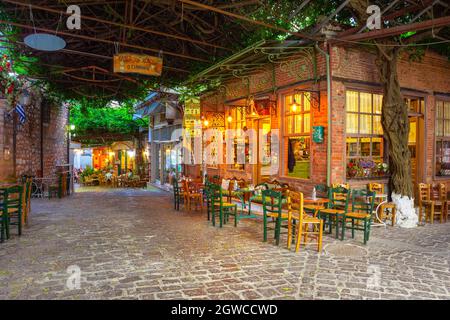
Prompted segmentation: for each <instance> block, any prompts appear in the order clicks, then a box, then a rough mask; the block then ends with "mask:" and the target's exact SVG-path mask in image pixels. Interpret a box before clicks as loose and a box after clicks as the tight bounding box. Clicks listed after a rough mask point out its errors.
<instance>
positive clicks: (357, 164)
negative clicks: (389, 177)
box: [346, 91, 387, 178]
mask: <svg viewBox="0 0 450 320" xmlns="http://www.w3.org/2000/svg"><path fill="white" fill-rule="evenodd" d="M382 101H383V96H382V95H380V94H373V93H367V92H358V91H347V92H346V133H347V138H346V144H347V148H346V152H347V178H356V177H363V178H367V177H373V176H377V175H384V174H386V173H387V165H386V164H383V158H384V141H383V128H382V126H381V106H382Z"/></svg>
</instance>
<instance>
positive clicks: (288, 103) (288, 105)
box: [284, 95, 292, 112]
mask: <svg viewBox="0 0 450 320" xmlns="http://www.w3.org/2000/svg"><path fill="white" fill-rule="evenodd" d="M291 104H292V96H291V95H288V96H285V97H284V110H285V111H286V112H289V111H290V109H291Z"/></svg>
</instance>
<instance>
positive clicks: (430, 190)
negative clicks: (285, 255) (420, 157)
mask: <svg viewBox="0 0 450 320" xmlns="http://www.w3.org/2000/svg"><path fill="white" fill-rule="evenodd" d="M180 183H181V184H180ZM186 190H187V191H186ZM191 190H195V191H191ZM314 190H315V192H312V194H313V196H312V197H305V196H304V194H303V193H301V192H298V191H296V190H294V188H292V187H291V186H289V185H288V184H285V183H281V182H279V181H277V180H272V181H269V182H265V183H261V184H259V185H256V186H252V185H250V184H247V183H246V182H245V180H244V179H240V178H236V177H232V178H229V179H220V177H218V176H215V177H213V178H209V177H207V176H206V177H205V182H204V184H203V183H201V182H199V181H198V179H197V180H195V179H189V178H186V179H183V180H182V182H178V181H176V182H174V208H175V209H176V210H180V203H184V206H183V207H184V209H185V210H188V211H190V210H193V209H196V210H198V209H200V211H201V209H203V208H202V206H201V205H200V203H202V204H205V206H206V211H207V219H208V221H211V224H212V225H213V226H216V225H217V224H218V225H219V226H220V227H223V226H224V225H226V224H227V223H228V222H229V221H230V218H233V220H234V226H235V227H237V226H238V222H239V220H241V219H243V218H253V219H255V220H256V221H257V222H258V221H259V222H260V223H261V228H262V233H263V241H264V242H269V239H270V240H271V239H273V240H274V243H275V244H276V245H279V244H280V242H281V236H282V235H283V234H287V248H288V249H289V248H291V246H292V243H295V251H298V250H300V247H301V246H302V244H304V245H307V244H308V243H310V244H315V245H317V250H318V251H321V249H322V247H323V241H325V242H326V241H327V240H326V236H325V235H324V231H326V233H328V234H332V235H333V236H334V237H335V238H336V239H339V240H341V241H344V240H345V239H346V238H347V236H351V238H355V237H356V235H357V234H359V235H360V237H361V239H362V242H363V243H364V244H366V243H367V242H368V241H369V239H370V232H371V228H372V227H373V226H380V225H381V226H384V227H386V226H387V225H386V224H385V223H383V224H380V223H377V222H378V221H377V219H376V217H378V218H380V220H386V219H387V220H390V221H391V223H390V225H391V226H395V219H396V207H395V204H393V203H391V202H388V201H387V195H386V194H384V186H383V185H381V184H375V183H373V184H368V185H367V186H366V188H361V189H351V188H350V186H349V185H348V184H345V183H335V184H333V185H331V186H329V187H328V186H326V185H316V186H315V187H314ZM191 193H193V194H196V195H195V196H194V197H192V196H189V194H191ZM317 196H318V197H317ZM191 201H194V202H196V205H195V208H192V205H190V204H189V202H191ZM418 202H419V211H420V216H421V221H422V220H423V218H425V220H426V222H430V223H433V222H434V221H435V220H436V219H439V221H441V222H446V221H447V219H448V202H449V201H448V199H447V189H446V185H445V184H437V185H434V186H431V185H427V184H422V183H421V184H419V199H418ZM252 204H253V207H252ZM284 230H287V232H283V231H284ZM272 232H273V233H272ZM312 240H313V241H312Z"/></svg>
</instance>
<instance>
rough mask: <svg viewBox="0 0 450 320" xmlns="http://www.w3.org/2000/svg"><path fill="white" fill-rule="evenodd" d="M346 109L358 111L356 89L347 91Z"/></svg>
mask: <svg viewBox="0 0 450 320" xmlns="http://www.w3.org/2000/svg"><path fill="white" fill-rule="evenodd" d="M346 96H347V101H346V105H347V111H353V112H358V92H356V91H347V93H346Z"/></svg>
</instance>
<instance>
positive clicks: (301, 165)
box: [287, 137, 310, 179]
mask: <svg viewBox="0 0 450 320" xmlns="http://www.w3.org/2000/svg"><path fill="white" fill-rule="evenodd" d="M288 144H289V145H288V161H287V162H288V163H287V175H288V176H290V177H296V178H303V179H309V178H310V174H309V172H310V138H309V137H295V138H289V139H288Z"/></svg>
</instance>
